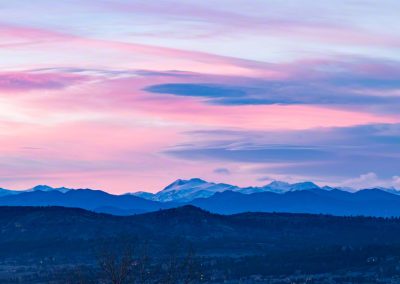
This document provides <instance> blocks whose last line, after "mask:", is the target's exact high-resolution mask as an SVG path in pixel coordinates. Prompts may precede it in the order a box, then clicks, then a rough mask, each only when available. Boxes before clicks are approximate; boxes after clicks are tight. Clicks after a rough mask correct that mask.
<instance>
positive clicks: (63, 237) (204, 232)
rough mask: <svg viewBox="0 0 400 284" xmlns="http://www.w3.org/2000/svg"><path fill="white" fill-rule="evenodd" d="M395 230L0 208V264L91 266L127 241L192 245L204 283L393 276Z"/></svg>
mask: <svg viewBox="0 0 400 284" xmlns="http://www.w3.org/2000/svg"><path fill="white" fill-rule="evenodd" d="M399 235H400V219H398V218H375V217H338V216H329V215H311V214H285V213H241V214H235V215H218V214H213V213H210V212H207V211H204V210H202V209H199V208H197V207H194V206H184V207H179V208H174V209H167V210H160V211H156V212H152V213H146V214H140V215H133V216H113V215H107V214H99V213H94V212H90V211H86V210H83V209H76V208H64V207H0V258H1V260H2V263H1V265H0V269H5V268H4V267H8V269H10V264H12V266H11V267H19V266H23V267H25V268H26V267H31V266H32V265H33V266H35V265H38V263H39V264H40V265H41V267H42V269H48V270H51V271H52V269H54V267H56V266H57V267H60V265H61V267H63V265H66V264H68V265H69V266H68V267H70V268H71V264H74V265H76V264H77V263H80V264H83V265H86V266H89V267H91V266H95V264H96V258H95V255H96V252H97V251H98V250H99V249H100V248H101V247H103V246H105V245H106V246H108V247H111V248H113V249H115V250H117V251H118V249H120V247H119V245H120V244H122V243H130V244H134V245H135V246H144V245H145V246H146V251H147V253H148V255H149V256H151V257H152V258H154V259H163V258H165V257H168V255H169V254H170V252H171V249H172V248H175V249H176V250H177V251H179V252H178V254H185V251H186V250H188V249H189V248H190V249H193V250H194V251H195V252H196V257H197V259H198V260H201V261H202V266H201V267H202V269H203V270H204V271H203V274H202V275H203V276H202V277H206V276H207V277H210V278H209V280H208V281H209V282H210V281H211V279H212V277H214V278H215V279H219V278H218V277H223V278H224V277H227V278H229V279H231V280H232V279H250V278H249V277H255V275H259V277H262V278H263V277H264V278H263V279H267V278H268V277H278V276H279V277H281V276H282V275H283V276H284V275H294V273H297V274H299V275H302V274H305V275H310V274H312V275H317V274H318V275H319V274H321V273H334V272H337V271H339V272H340V271H341V273H344V272H346V273H347V272H349V271H350V272H351V273H353V272H354V271H356V272H357V271H364V272H363V275H375V274H374V273H378V272H379V271H381V272H382V267H383V266H384V267H386V269H389V268H390V269H391V272H390V271H389V272H387V273H388V275H389V276H387V275H386V274H385V275H384V276H385V277H394V276H393V275H394V272H396V271H397V270H396V269H397V266H398V265H399V264H400V262H399V257H400V238H399V237H398V236H399ZM44 264H46V265H48V266H46V267H47V268H44V267H43V265H44ZM72 267H73V266H72ZM366 270H367V271H368V273H366V272H365V271H366ZM6 271H7V270H6ZM343 271H344V272H343ZM385 271H386V270H385ZM350 272H349V273H350ZM356 272H354V273H356ZM381 272H379V273H381ZM365 273H366V274H365ZM371 273H372V274H371ZM390 273H392V274H393V275H392V274H390ZM1 275H3V276H4V275H7V273H6V274H4V272H3V274H2V273H0V277H1ZM260 275H261V276H260ZM346 275H347V274H346ZM283 276H282V277H283ZM257 277H258V276H257ZM315 277H317V276H315ZM332 277H333V276H332ZM374 277H377V276H376V275H375V276H374ZM382 277H383V276H382ZM214 278H213V279H214ZM224 279H225V278H224ZM268 279H269V278H268ZM32 281H33V280H32ZM204 281H205V280H204ZM232 281H233V280H232ZM56 283H57V282H56ZM210 283H213V282H212V281H211V282H210ZM216 283H218V281H217V282H216ZM233 283H236V282H233ZM248 283H253V282H248ZM254 283H255V282H254ZM277 283H278V282H277ZM299 283H301V282H299ZM316 283H317V282H316ZM321 283H322V282H321Z"/></svg>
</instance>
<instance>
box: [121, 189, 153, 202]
mask: <svg viewBox="0 0 400 284" xmlns="http://www.w3.org/2000/svg"><path fill="white" fill-rule="evenodd" d="M126 195H134V196H137V197H140V198H144V199H149V200H152V199H153V198H154V193H151V192H146V191H137V192H133V193H126Z"/></svg>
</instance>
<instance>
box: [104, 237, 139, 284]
mask: <svg viewBox="0 0 400 284" xmlns="http://www.w3.org/2000/svg"><path fill="white" fill-rule="evenodd" d="M97 260H98V264H99V266H100V268H101V270H102V271H103V272H104V274H105V276H106V278H107V279H108V280H109V281H110V282H111V283H112V284H123V283H126V281H127V280H128V278H129V276H130V274H131V272H132V271H133V268H134V261H133V249H132V247H131V246H130V245H126V246H125V248H124V249H123V251H122V254H118V253H116V251H115V249H114V250H113V249H107V248H105V247H104V248H103V249H102V250H101V251H100V253H99V254H98V256H97Z"/></svg>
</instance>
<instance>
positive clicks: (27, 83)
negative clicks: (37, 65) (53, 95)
mask: <svg viewBox="0 0 400 284" xmlns="http://www.w3.org/2000/svg"><path fill="white" fill-rule="evenodd" d="M85 79H87V77H86V76H80V75H74V74H60V73H33V72H31V73H30V72H0V91H10V90H12V91H27V90H35V89H61V88H64V87H67V86H69V85H73V84H76V83H79V82H81V81H84V80H85Z"/></svg>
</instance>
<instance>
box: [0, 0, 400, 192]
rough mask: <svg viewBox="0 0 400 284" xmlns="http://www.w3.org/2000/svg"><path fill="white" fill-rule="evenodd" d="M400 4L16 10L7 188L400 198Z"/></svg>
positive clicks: (9, 63)
mask: <svg viewBox="0 0 400 284" xmlns="http://www.w3.org/2000/svg"><path fill="white" fill-rule="evenodd" d="M398 11H400V2H399V1H398V0H382V1H375V0H347V1H332V0H329V1H328V0H320V1H315V0H301V1H300V0H251V1H249V0H218V1H204V0H203V1H200V0H159V1H139V0H137V1H136V0H112V1H111V0H79V1H78V0H68V1H67V0H65V1H64V0H60V1H53V0H35V1H30V0H15V1H10V0H0V149H1V150H0V187H3V188H11V189H24V188H30V187H33V186H34V185H37V184H48V185H51V186H66V187H74V188H96V189H102V190H105V191H108V192H111V193H123V192H133V191H139V190H144V191H151V192H155V191H158V190H160V189H162V188H163V187H164V186H166V185H167V184H169V183H171V182H172V181H174V180H175V179H178V178H182V179H188V178H192V177H199V178H203V179H206V180H209V181H215V182H226V183H231V184H235V185H239V186H250V185H264V184H267V183H269V182H270V181H272V180H284V181H288V182H300V181H308V180H311V181H314V182H316V183H317V184H320V185H334V186H345V187H354V188H368V187H373V186H385V187H395V188H398V189H400V167H399V164H400V148H399V146H400V52H399V50H400V17H399V16H398Z"/></svg>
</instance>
